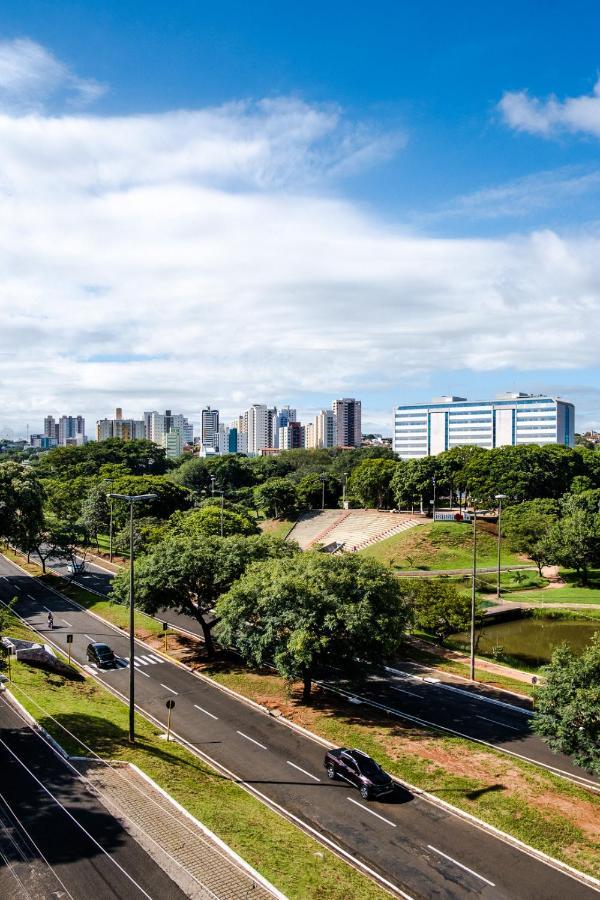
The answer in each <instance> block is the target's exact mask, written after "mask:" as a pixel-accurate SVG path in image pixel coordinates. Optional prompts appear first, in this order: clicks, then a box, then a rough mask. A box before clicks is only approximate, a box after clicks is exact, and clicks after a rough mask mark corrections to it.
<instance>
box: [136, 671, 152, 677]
mask: <svg viewBox="0 0 600 900" xmlns="http://www.w3.org/2000/svg"><path fill="white" fill-rule="evenodd" d="M138 675H145V677H146V678H150V676H149V675H148V673H147V672H143V671H142V670H141V669H140V670H139V672H138Z"/></svg>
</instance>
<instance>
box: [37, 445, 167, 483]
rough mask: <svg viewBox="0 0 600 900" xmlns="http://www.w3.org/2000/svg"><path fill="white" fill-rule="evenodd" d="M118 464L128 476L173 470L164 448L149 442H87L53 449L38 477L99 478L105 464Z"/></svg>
mask: <svg viewBox="0 0 600 900" xmlns="http://www.w3.org/2000/svg"><path fill="white" fill-rule="evenodd" d="M111 463H112V464H121V465H123V466H125V468H126V471H127V472H128V473H130V474H131V475H164V474H165V473H166V472H168V471H169V469H171V468H172V464H171V461H170V460H168V459H167V457H166V453H165V450H164V448H163V447H159V446H157V445H156V444H154V443H153V442H152V441H147V440H139V441H121V440H118V439H117V438H111V439H110V440H107V441H90V443H89V444H85V445H84V446H82V447H56V448H55V449H53V450H49V451H48V452H47V453H44V454H43V456H42V457H41V458H40V461H39V463H38V471H39V475H40V477H48V478H60V479H63V480H69V479H72V478H76V477H78V476H80V475H88V476H90V475H96V476H97V475H98V473H99V471H100V469H101V467H102V466H103V465H107V464H111Z"/></svg>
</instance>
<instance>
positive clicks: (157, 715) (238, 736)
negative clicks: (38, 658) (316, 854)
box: [0, 558, 598, 900]
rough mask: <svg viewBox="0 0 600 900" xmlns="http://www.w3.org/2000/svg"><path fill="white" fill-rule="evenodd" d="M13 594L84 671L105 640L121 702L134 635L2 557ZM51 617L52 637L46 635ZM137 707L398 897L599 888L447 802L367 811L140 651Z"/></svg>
mask: <svg viewBox="0 0 600 900" xmlns="http://www.w3.org/2000/svg"><path fill="white" fill-rule="evenodd" d="M14 595H16V596H18V598H19V599H18V604H17V612H18V613H19V614H20V615H21V616H23V617H24V618H25V619H26V620H27V621H28V622H30V624H31V625H32V626H33V627H34V628H36V629H37V630H39V631H40V632H42V633H44V637H45V638H47V639H48V641H51V642H53V643H54V644H56V646H58V647H60V648H61V649H62V650H65V649H66V646H67V644H66V637H67V634H68V633H71V634H73V636H74V637H73V644H72V650H73V656H74V658H75V659H76V660H78V661H79V662H80V663H82V664H85V662H86V660H85V648H86V646H87V644H88V643H89V641H90V640H102V641H105V642H107V643H109V644H110V645H111V646H112V647H113V649H114V650H115V653H116V654H117V655H118V657H119V658H120V660H121V664H120V667H118V668H116V669H112V670H107V671H103V672H98V671H97V670H95V669H94V668H93V667H91V668H90V671H91V672H93V674H94V675H95V677H97V678H98V679H99V680H101V681H102V682H104V683H105V684H106V685H107V686H108V687H110V688H111V689H112V690H113V691H114V692H116V693H117V694H119V695H120V696H122V697H123V698H126V695H127V690H128V675H129V673H128V671H127V668H126V667H127V666H128V663H129V660H128V655H129V650H128V640H127V636H126V635H124V634H122V633H121V632H119V631H118V630H117V629H113V628H111V627H110V626H109V625H108V624H106V623H104V622H101V621H99V620H98V619H97V618H96V617H94V616H92V615H90V614H89V613H88V612H85V611H83V610H81V608H79V607H78V606H77V605H76V604H73V603H71V602H70V601H69V600H67V599H66V598H64V597H62V596H61V595H57V594H56V593H54V592H52V591H50V590H48V589H47V588H46V587H45V586H44V585H43V584H41V583H40V582H39V581H36V580H35V579H32V578H30V577H28V576H26V575H25V574H24V573H23V572H22V571H21V570H19V569H18V568H17V567H15V566H14V565H13V564H12V563H9V562H8V561H7V560H5V559H4V558H0V597H1V598H3V599H6V598H7V597H11V596H14ZM49 609H50V610H52V612H53V615H54V621H55V626H56V627H55V629H54V630H53V631H52V632H51V633H49V632H47V630H46V628H47V626H46V616H47V610H49ZM136 646H137V649H136V653H135V659H134V665H135V667H136V680H137V695H136V696H137V701H138V706H139V709H140V710H141V711H143V712H144V713H145V714H146V715H147V716H149V717H151V718H152V719H153V720H154V721H157V722H159V723H161V724H163V725H164V723H165V721H166V709H165V702H166V701H167V700H170V699H174V700H175V704H176V706H175V710H174V714H173V728H174V731H175V734H176V735H177V737H178V739H179V740H181V741H182V742H183V743H185V744H186V745H187V746H189V747H190V748H191V749H192V750H194V751H195V752H196V753H198V754H199V755H200V756H202V757H204V758H205V759H207V760H208V761H210V762H212V764H213V765H214V766H215V767H216V768H218V769H219V770H220V771H221V772H222V773H224V774H226V775H228V776H229V777H230V778H233V779H234V780H236V781H238V782H239V783H240V784H242V785H243V786H244V787H246V789H247V790H249V791H250V792H251V793H253V794H255V795H256V796H257V797H259V798H260V799H262V800H263V802H266V803H267V804H269V805H270V806H272V807H273V808H275V809H277V810H279V811H281V812H282V813H284V814H286V815H287V816H289V817H290V818H292V820H293V821H296V822H297V823H298V824H301V825H302V826H303V827H305V828H306V829H307V830H309V831H311V832H312V833H313V834H315V835H316V836H318V837H319V838H320V839H321V840H323V841H325V842H328V843H329V844H330V845H333V846H334V847H335V848H337V849H338V851H339V852H341V853H342V854H345V855H346V856H347V857H350V858H351V859H352V860H354V861H355V863H357V864H359V865H361V866H362V867H363V868H367V869H368V870H370V871H372V872H373V873H374V875H375V876H376V877H378V878H379V879H380V880H381V881H382V882H383V883H385V884H387V885H388V886H389V887H390V888H391V889H392V890H394V891H395V892H396V893H399V894H401V895H402V894H403V895H404V896H409V897H413V898H432V897H444V898H459V897H460V898H464V897H468V896H480V897H490V898H491V897H496V898H511V900H518V898H527V900H551V898H564V897H565V896H568V897H569V898H573V900H577V898H590V897H592V896H597V894H598V891H596V889H595V888H594V887H592V886H590V885H589V884H584V883H582V882H581V881H580V880H578V879H577V878H575V877H572V876H571V875H570V874H568V873H567V872H565V871H562V870H560V869H557V868H555V867H554V866H553V865H550V864H548V863H547V862H545V861H543V860H542V859H540V858H537V857H536V856H532V855H530V854H529V853H528V852H527V851H526V850H525V849H520V848H518V847H516V846H514V845H513V844H511V843H509V842H506V841H504V840H502V839H501V838H499V837H497V836H496V835H494V834H492V833H490V832H489V831H488V830H485V829H483V828H481V827H479V826H478V825H477V824H475V823H472V822H470V821H468V820H466V819H464V818H462V817H460V816H458V815H456V814H454V813H453V812H451V811H450V810H449V809H447V808H445V807H444V806H442V805H438V804H437V803H435V802H432V801H430V800H428V799H427V798H425V797H422V796H413V795H410V794H407V793H406V792H404V791H402V790H398V791H397V792H396V794H395V795H394V797H393V798H392V799H391V800H390V801H388V802H371V803H369V802H363V801H362V799H361V797H360V795H359V794H358V793H356V792H354V791H352V789H350V788H349V786H348V785H346V784H345V783H342V782H329V781H328V780H327V778H326V776H325V774H324V771H323V747H322V746H320V744H319V743H318V742H317V741H316V740H314V739H312V738H311V737H310V736H308V735H306V734H304V733H302V732H300V731H298V730H295V729H292V728H290V727H288V726H286V725H285V724H283V723H281V722H279V721H277V720H276V719H274V718H273V717H270V716H268V715H266V714H265V713H263V712H261V711H260V710H259V709H257V708H255V707H253V706H251V705H249V704H247V703H245V702H243V701H241V700H239V699H237V698H235V697H233V696H231V695H230V694H228V693H226V692H224V691H223V690H221V689H219V688H218V687H217V686H216V685H214V684H213V683H210V682H209V681H207V680H201V679H199V678H197V677H196V676H195V675H193V674H192V673H191V672H189V671H188V670H186V669H184V668H182V667H179V666H177V665H175V664H173V663H170V662H168V661H166V660H165V659H163V658H162V657H160V656H158V655H156V654H153V653H152V652H150V651H149V650H148V648H147V647H146V646H145V645H144V644H142V643H138V644H137V645H136Z"/></svg>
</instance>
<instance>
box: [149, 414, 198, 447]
mask: <svg viewBox="0 0 600 900" xmlns="http://www.w3.org/2000/svg"><path fill="white" fill-rule="evenodd" d="M175 428H178V429H179V430H180V431H181V435H182V439H183V443H184V444H191V443H192V442H193V440H194V426H193V425H192V424H191V423H190V422H188V420H187V419H186V417H185V416H184V415H182V414H181V413H176V414H173V413H172V412H171V410H170V409H166V410H165V411H164V413H159V412H156V410H154V411H152V412H145V413H144V432H145V437H146V438H147V439H148V440H149V441H153V442H154V443H155V444H158V446H159V447H163V446H164V437H165V435H166V434H168V433H169V432H170V431H172V430H173V429H175Z"/></svg>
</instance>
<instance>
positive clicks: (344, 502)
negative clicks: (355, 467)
mask: <svg viewBox="0 0 600 900" xmlns="http://www.w3.org/2000/svg"><path fill="white" fill-rule="evenodd" d="M347 486H348V473H347V472H344V484H343V485H342V506H343V508H344V509H346V488H347Z"/></svg>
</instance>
